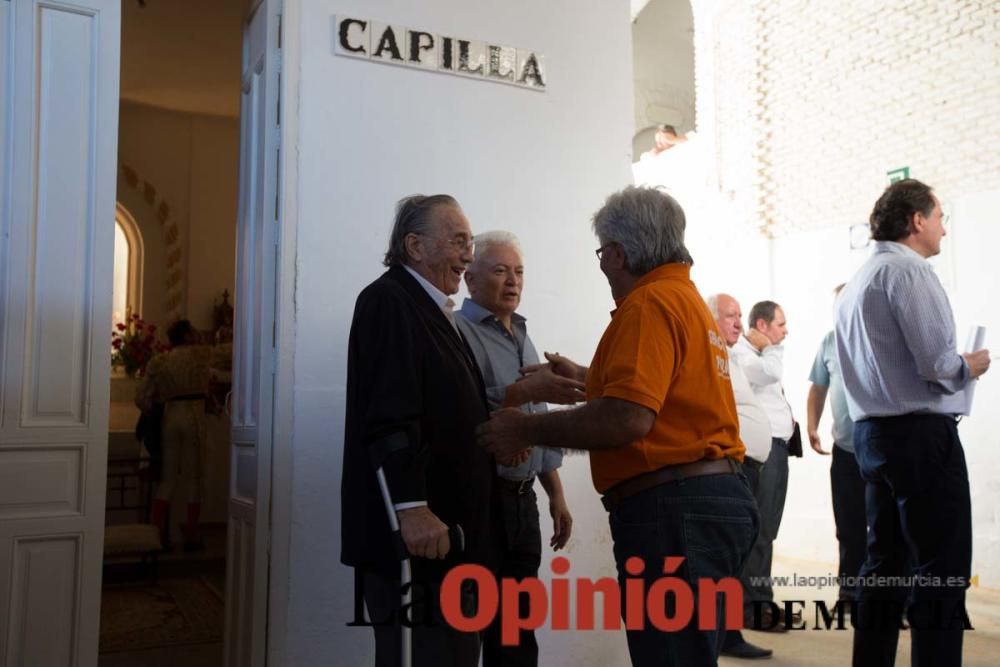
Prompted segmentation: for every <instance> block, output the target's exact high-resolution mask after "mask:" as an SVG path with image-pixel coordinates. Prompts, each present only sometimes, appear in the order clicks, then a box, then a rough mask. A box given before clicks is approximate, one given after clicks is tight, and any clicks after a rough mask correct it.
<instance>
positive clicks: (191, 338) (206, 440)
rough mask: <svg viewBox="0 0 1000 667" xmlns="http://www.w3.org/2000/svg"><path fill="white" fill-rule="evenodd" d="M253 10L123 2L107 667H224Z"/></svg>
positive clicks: (183, 0)
mask: <svg viewBox="0 0 1000 667" xmlns="http://www.w3.org/2000/svg"><path fill="white" fill-rule="evenodd" d="M249 4H250V3H249V2H248V0H213V1H212V2H202V1H201V0H122V34H121V92H120V107H119V134H118V165H117V167H118V171H117V177H118V187H117V200H118V206H117V209H116V216H115V267H114V288H113V304H114V306H113V317H112V320H113V321H112V322H110V323H109V335H110V336H111V338H112V339H113V340H112V339H109V343H110V344H112V345H113V346H114V347H113V350H112V353H113V359H114V361H115V362H117V363H116V364H115V366H114V368H113V371H112V377H111V388H110V396H111V406H110V424H109V433H108V479H107V489H108V490H107V511H106V516H105V526H106V527H105V559H104V584H103V590H102V610H101V637H100V652H101V655H100V661H99V664H100V665H101V666H102V667H117V666H119V665H121V666H124V665H159V664H185V665H187V666H188V667H195V666H201V665H221V664H222V655H223V645H222V641H223V629H224V611H225V601H224V595H225V588H226V587H225V571H226V521H227V514H228V509H227V504H228V483H229V459H230V451H229V450H230V432H229V418H228V416H227V409H226V408H227V400H226V399H227V392H228V382H229V380H230V378H231V375H230V368H231V365H230V364H231V354H232V346H231V342H230V341H231V340H232V326H233V310H232V305H231V304H232V303H233V300H234V298H235V296H236V295H235V294H234V287H235V282H236V271H235V263H236V218H237V188H238V167H239V140H240V126H239V109H240V66H241V55H242V37H243V21H244V20H245V18H246V15H247V11H248V5H249ZM181 321H187V322H189V323H190V327H189V328H185V327H184V326H183V325H180V326H179V325H178V324H177V323H178V322H181ZM168 332H170V333H172V334H174V336H173V338H174V340H173V341H171V340H170V339H169V337H168ZM157 355H159V356H157ZM137 398H139V399H140V400H139V401H138V403H139V404H142V407H143V409H142V410H140V407H139V405H138V404H137V400H136V399H137ZM140 417H141V419H140ZM137 425H138V426H139V431H140V434H141V435H142V436H143V439H141V440H140V439H138V438H137Z"/></svg>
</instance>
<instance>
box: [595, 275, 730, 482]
mask: <svg viewBox="0 0 1000 667" xmlns="http://www.w3.org/2000/svg"><path fill="white" fill-rule="evenodd" d="M690 271H691V267H689V266H688V265H686V264H665V265H663V266H659V267H657V268H655V269H653V270H652V271H650V272H648V273H647V274H646V275H644V276H642V277H641V278H640V279H639V280H638V281H637V282H636V283H635V285H634V286H633V287H632V290H631V291H630V292H629V293H628V295H627V296H626V297H625V298H624V299H622V300H621V302H620V303H619V304H618V309H617V310H615V311H614V313H612V315H611V323H610V324H609V325H608V328H607V329H606V330H605V331H604V335H603V336H602V337H601V342H600V343H599V344H598V346H597V351H596V352H595V353H594V360H593V361H592V362H591V364H590V368H589V370H588V371H587V383H586V384H587V400H594V399H597V398H617V399H622V400H626V401H629V402H631V403H635V404H637V405H641V406H643V407H645V408H648V409H649V410H652V411H653V413H655V414H656V418H655V420H654V421H653V427H652V428H651V429H650V431H649V433H647V434H646V435H644V436H643V437H641V438H639V439H638V440H635V441H633V442H630V443H629V444H627V445H625V446H623V447H616V448H614V449H601V450H593V451H591V452H590V471H591V475H592V476H593V479H594V487H595V488H596V489H597V491H598V492H599V493H604V492H605V491H607V490H608V489H609V488H611V487H612V486H614V485H615V484H618V483H619V482H623V481H625V480H627V479H630V478H632V477H635V476H637V475H641V474H643V473H646V472H650V471H654V470H659V469H660V468H663V467H665V466H669V465H675V464H680V463H691V462H694V461H700V460H702V459H709V460H711V459H721V458H725V457H728V458H732V459H734V460H736V461H743V453H744V451H745V448H744V447H743V443H742V442H741V441H740V436H739V418H738V417H737V415H736V401H735V399H734V398H733V386H732V383H731V382H730V380H729V356H728V354H727V353H726V343H725V341H724V340H722V337H721V336H720V335H719V329H718V326H716V324H715V320H714V319H712V314H711V313H710V312H708V306H706V305H705V301H704V300H703V299H702V298H701V295H700V294H699V293H698V289H697V288H696V287H695V285H694V283H693V282H691V279H690Z"/></svg>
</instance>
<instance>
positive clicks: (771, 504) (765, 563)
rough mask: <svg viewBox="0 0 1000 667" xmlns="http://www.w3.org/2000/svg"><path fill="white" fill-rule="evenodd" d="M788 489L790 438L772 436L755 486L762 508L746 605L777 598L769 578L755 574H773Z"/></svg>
mask: <svg viewBox="0 0 1000 667" xmlns="http://www.w3.org/2000/svg"><path fill="white" fill-rule="evenodd" d="M787 492H788V442H787V441H785V440H782V439H780V438H771V452H770V453H769V454H768V455H767V461H765V462H764V466H763V467H762V468H761V469H760V479H759V482H758V484H757V488H756V490H755V493H754V495H755V497H756V498H757V508H758V510H759V511H760V532H759V533H758V534H757V541H756V542H755V543H754V545H753V549H752V550H751V551H750V557H749V558H748V559H747V564H746V568H745V569H744V570H743V586H744V598H743V604H744V608H749V607H750V604H751V603H752V602H755V601H758V602H759V601H764V600H767V601H772V600H774V590H773V589H772V588H771V583H770V582H769V581H762V580H761V579H758V580H757V581H756V582H753V581H752V578H755V577H757V578H763V577H770V576H771V559H772V556H773V553H774V546H773V545H774V540H775V539H777V537H778V528H780V527H781V515H782V513H783V512H784V511H785V494H786V493H787Z"/></svg>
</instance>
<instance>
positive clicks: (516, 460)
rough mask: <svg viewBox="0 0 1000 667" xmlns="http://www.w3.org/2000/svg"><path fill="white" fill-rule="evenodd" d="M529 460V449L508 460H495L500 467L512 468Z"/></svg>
mask: <svg viewBox="0 0 1000 667" xmlns="http://www.w3.org/2000/svg"><path fill="white" fill-rule="evenodd" d="M530 458H531V447H528V448H527V449H522V450H521V451H519V452H518V453H516V454H514V455H513V456H511V457H510V458H508V459H501V458H497V463H499V464H500V465H502V466H507V467H509V468H513V467H514V466H519V465H521V464H522V463H524V462H525V461H527V460H528V459H530Z"/></svg>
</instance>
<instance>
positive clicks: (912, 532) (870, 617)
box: [853, 414, 972, 667]
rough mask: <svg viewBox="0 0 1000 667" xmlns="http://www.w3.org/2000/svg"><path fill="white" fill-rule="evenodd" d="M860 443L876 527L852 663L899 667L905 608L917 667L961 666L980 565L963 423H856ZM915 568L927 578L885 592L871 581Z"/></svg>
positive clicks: (928, 418)
mask: <svg viewBox="0 0 1000 667" xmlns="http://www.w3.org/2000/svg"><path fill="white" fill-rule="evenodd" d="M854 446H855V450H856V452H857V459H858V465H859V467H860V468H861V474H862V475H863V477H864V479H865V482H866V486H865V509H866V512H867V517H868V525H869V531H868V550H867V557H866V560H865V564H864V567H862V569H861V576H862V577H863V580H862V585H861V588H860V591H859V604H858V619H857V621H856V622H855V631H854V663H853V664H854V666H855V667H869V666H872V667H875V666H878V667H882V666H889V665H893V664H894V662H895V659H896V644H897V642H898V640H899V620H900V617H901V614H902V611H903V610H904V609H905V611H906V617H907V621H908V622H909V624H910V641H911V646H912V656H913V658H912V664H913V665H914V666H915V667H929V666H931V665H933V666H934V667H953V666H954V667H958V666H959V665H961V664H962V633H963V631H964V620H965V589H966V588H967V587H968V581H969V576H970V572H971V568H972V509H971V501H970V498H969V476H968V472H967V470H966V465H965V453H964V452H963V450H962V443H961V441H960V440H959V438H958V429H957V427H956V424H955V420H954V419H952V418H950V417H946V416H942V415H927V414H911V415H903V416H899V417H883V418H873V419H866V420H863V421H860V422H858V423H857V424H856V425H855V431H854ZM911 564H912V568H913V574H914V575H916V576H917V577H919V578H918V579H916V580H915V581H913V582H912V585H910V586H906V585H882V586H877V585H875V584H876V583H877V582H874V581H871V580H869V579H867V578H868V577H871V576H874V577H906V576H907V575H908V574H910V565H911ZM890 583H892V582H890ZM895 583H897V584H899V583H902V582H899V581H897V582H895Z"/></svg>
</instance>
